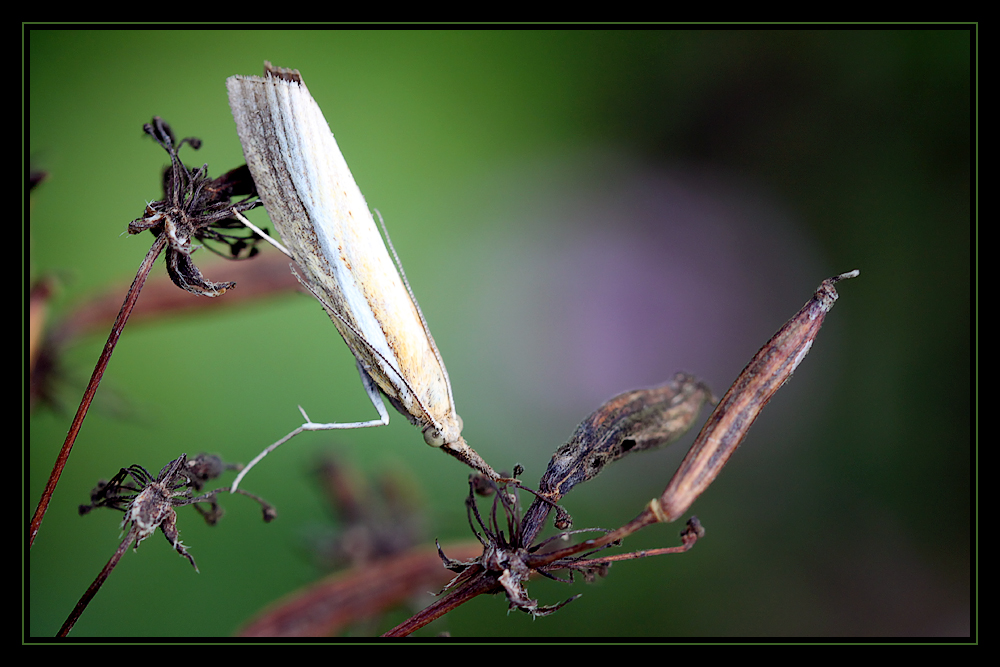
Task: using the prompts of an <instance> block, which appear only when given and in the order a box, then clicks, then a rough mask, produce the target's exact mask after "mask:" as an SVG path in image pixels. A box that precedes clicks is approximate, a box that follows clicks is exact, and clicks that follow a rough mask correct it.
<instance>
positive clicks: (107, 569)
mask: <svg viewBox="0 0 1000 667" xmlns="http://www.w3.org/2000/svg"><path fill="white" fill-rule="evenodd" d="M134 539H135V529H134V528H133V529H130V530H129V531H128V533H127V534H126V535H125V539H124V540H122V543H121V544H119V545H118V550H117V551H115V553H114V555H113V556H111V560H109V561H108V564H107V565H105V566H104V569H103V570H101V573H100V574H99V575H97V579H94V583H92V584H91V585H90V588H88V589H87V591H86V592H85V593H84V594H83V597H81V598H80V601H79V602H77V603H76V606H75V607H73V611H72V612H70V615H69V617H68V618H67V619H66V622H65V623H63V625H62V627H61V628H59V633H58V634H57V635H56V637H65V636H66V635H68V634H69V631H70V630H72V629H73V626H74V625H76V621H77V620H78V619H79V618H80V615H81V614H83V611H84V610H85V609H86V608H87V605H88V604H90V601H91V600H93V599H94V596H95V595H97V591H99V590H101V586H103V585H104V582H105V581H106V580H107V578H108V575H110V574H111V570H113V569H115V566H116V565H118V561H120V560H121V558H122V556H123V555H125V551H126V550H127V549H128V545H129V543H130V542H131V541H132V540H134Z"/></svg>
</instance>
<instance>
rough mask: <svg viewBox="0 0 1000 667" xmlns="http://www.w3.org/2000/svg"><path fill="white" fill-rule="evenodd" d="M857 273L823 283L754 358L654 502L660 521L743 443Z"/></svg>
mask: <svg viewBox="0 0 1000 667" xmlns="http://www.w3.org/2000/svg"><path fill="white" fill-rule="evenodd" d="M858 273H859V272H858V271H857V270H854V271H849V272H848V273H842V274H840V275H839V276H834V277H833V278H827V279H826V280H824V281H823V282H822V284H821V285H820V286H819V288H818V289H817V290H816V293H815V294H813V297H812V298H811V299H810V300H809V301H808V302H806V305H804V306H802V309H801V310H799V312H798V313H796V315H795V317H793V318H792V319H790V320H789V321H788V322H786V323H785V326H783V327H781V329H780V330H778V333H776V334H774V336H773V337H772V338H771V340H769V341H767V343H765V344H764V347H762V348H761V349H760V351H759V352H757V354H756V355H755V356H754V358H753V359H751V360H750V363H749V364H747V367H746V368H744V369H743V372H742V373H740V375H739V377H738V378H736V382H734V383H733V386H732V387H730V388H729V391H727V392H726V395H725V396H723V397H722V400H721V401H719V404H718V405H717V406H716V408H715V411H714V412H712V415H711V416H710V417H709V418H708V421H707V422H706V423H705V426H704V427H703V428H702V429H701V433H699V434H698V438H697V439H696V440H695V442H694V444H693V445H691V449H690V450H689V451H688V453H687V456H685V457H684V460H683V461H682V462H681V465H680V467H679V468H678V469H677V472H676V473H674V477H673V479H671V480H670V483H669V484H668V485H667V488H666V489H665V490H664V491H663V494H662V495H661V496H660V498H658V499H653V500H652V501H650V505H649V508H650V510H652V511H653V513H654V514H656V517H657V519H659V520H660V521H662V522H668V521H674V520H675V519H677V518H678V517H679V516H681V515H682V514H683V513H684V512H686V511H687V509H688V507H690V506H691V503H693V502H694V501H695V499H696V498H697V497H698V496H699V495H701V493H702V492H703V491H704V490H705V489H706V488H708V485H709V484H711V483H712V481H713V480H714V479H715V477H716V475H718V474H719V472H720V471H721V470H722V467H723V466H724V465H726V462H727V461H728V460H729V457H730V456H732V455H733V452H735V451H736V448H737V447H739V446H740V443H741V442H743V438H744V437H745V436H746V434H747V431H749V430H750V426H751V425H752V424H753V422H754V420H755V419H757V416H758V415H759V414H760V411H761V410H762V409H763V408H764V406H765V405H767V402H768V401H770V400H771V397H772V396H774V394H775V392H777V391H778V389H780V388H781V385H783V384H785V382H787V381H788V379H789V378H790V377H791V376H792V373H793V372H794V371H795V369H796V368H797V367H798V365H799V364H800V363H801V362H802V360H803V359H804V358H805V356H806V354H807V353H808V352H809V348H810V347H812V343H813V340H815V338H816V334H818V333H819V329H820V327H821V326H822V325H823V320H824V318H825V317H826V314H827V313H828V312H830V309H831V308H833V304H834V303H835V302H836V301H837V290H836V289H834V284H835V283H837V282H840V281H841V280H845V279H847V278H854V277H856V276H857V275H858Z"/></svg>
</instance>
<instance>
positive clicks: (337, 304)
mask: <svg viewBox="0 0 1000 667" xmlns="http://www.w3.org/2000/svg"><path fill="white" fill-rule="evenodd" d="M226 85H227V88H228V90H229V100H230V106H231V107H232V109H233V116H234V118H235V119H236V125H237V132H238V134H239V137H240V143H241V144H242V145H243V152H244V156H245V157H246V160H247V165H248V167H249V168H250V172H251V174H252V175H253V177H254V181H255V182H256V184H257V188H258V192H259V194H260V197H261V199H262V200H263V202H264V205H265V207H266V208H267V211H268V213H269V215H270V217H271V221H272V222H273V223H274V226H275V227H276V229H277V230H278V233H279V234H280V236H281V238H282V241H283V242H284V243H285V245H286V247H287V248H288V250H289V251H290V252H291V253H292V256H293V257H294V258H295V261H296V263H297V264H298V265H299V266H300V267H301V269H302V270H303V271H304V273H305V276H304V279H305V280H306V281H308V282H309V283H310V285H309V287H310V289H311V290H312V291H313V292H314V293H317V295H322V298H320V301H321V302H323V304H324V307H326V308H327V310H328V311H330V310H332V311H334V312H331V313H330V316H331V319H332V320H333V323H334V324H335V325H336V326H337V329H338V331H340V334H341V336H343V338H344V340H345V342H347V344H348V346H349V347H350V348H351V351H352V352H353V353H354V355H355V356H356V357H357V358H358V359H359V361H360V362H361V364H362V365H363V366H364V368H365V370H366V371H367V372H368V373H369V374H370V375H371V376H372V378H373V379H374V380H375V382H376V383H377V384H378V385H379V387H380V388H381V389H382V391H383V392H384V393H385V394H386V395H387V396H388V397H389V398H390V399H393V400H394V402H395V403H397V404H398V405H397V407H402V408H403V409H405V410H406V412H407V413H409V414H408V417H409V418H410V419H411V421H415V422H417V423H420V424H422V425H424V426H428V425H431V426H434V427H435V428H437V429H438V431H440V432H441V435H442V436H443V437H444V440H445V441H446V442H450V441H457V440H458V439H459V437H460V432H461V422H460V420H459V419H458V416H457V414H456V413H455V408H454V403H453V400H452V396H451V388H450V385H449V382H448V377H447V372H446V371H445V369H444V364H443V362H442V361H441V359H440V356H439V355H438V353H437V349H436V347H435V346H434V342H433V339H432V338H431V336H430V332H429V331H428V330H427V329H426V326H425V324H424V321H423V319H422V316H421V314H420V312H419V308H418V307H417V305H416V302H415V301H414V300H413V299H412V298H411V293H410V292H409V290H408V288H407V286H406V285H404V282H403V280H402V278H401V277H400V274H399V272H398V271H397V269H396V266H395V265H394V264H393V262H392V259H391V258H390V257H389V254H388V252H387V250H386V247H385V243H384V242H383V240H382V237H381V236H380V235H379V232H378V228H377V227H376V225H375V221H374V219H373V218H372V215H371V212H370V211H369V209H368V205H367V203H366V202H365V199H364V196H363V195H362V194H361V190H360V189H359V188H358V186H357V184H356V183H355V181H354V177H353V176H352V175H351V172H350V169H349V168H348V166H347V162H346V161H345V160H344V157H343V154H342V153H341V152H340V148H339V147H338V146H337V142H336V140H335V139H334V137H333V133H332V132H331V131H330V128H329V125H328V124H327V122H326V119H325V118H324V116H323V113H322V111H321V110H320V108H319V106H318V105H317V104H316V102H315V101H314V100H313V98H312V96H311V95H310V94H309V91H308V89H307V88H306V86H305V84H304V83H302V82H301V81H288V80H285V79H283V78H277V77H272V76H268V77H266V78H261V77H255V76H249V77H244V76H236V77H230V78H229V79H228V80H227V81H226ZM345 323H346V324H345Z"/></svg>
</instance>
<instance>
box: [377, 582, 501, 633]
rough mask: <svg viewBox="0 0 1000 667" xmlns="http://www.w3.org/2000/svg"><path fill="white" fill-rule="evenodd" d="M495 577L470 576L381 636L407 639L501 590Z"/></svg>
mask: <svg viewBox="0 0 1000 667" xmlns="http://www.w3.org/2000/svg"><path fill="white" fill-rule="evenodd" d="M495 575H496V573H495V572H488V571H486V570H481V571H480V572H479V573H477V574H474V575H472V577H471V578H470V579H469V580H467V581H466V582H465V583H464V584H463V585H461V586H458V587H457V588H455V589H454V590H453V591H451V592H450V593H448V594H446V595H445V596H444V597H442V598H440V599H439V600H438V601H437V602H435V603H434V604H432V605H430V606H429V607H426V608H425V609H423V610H421V611H419V612H417V613H416V614H414V615H413V616H411V617H410V618H408V619H406V620H405V621H403V622H402V623H400V624H399V625H397V626H396V627H394V628H393V629H392V630H389V632H387V633H385V634H384V635H382V636H383V637H407V636H409V635H410V634H411V633H413V632H415V631H417V630H419V629H420V628H422V627H424V626H425V625H427V624H428V623H430V622H431V621H433V620H435V619H438V618H440V617H442V616H444V615H445V614H447V613H448V612H449V611H451V610H452V609H455V608H456V607H458V606H460V605H463V604H465V603H466V602H468V601H469V600H471V599H472V598H474V597H476V596H477V595H482V594H484V593H489V592H492V591H494V590H502V588H501V586H500V584H498V583H497V579H496V576H495Z"/></svg>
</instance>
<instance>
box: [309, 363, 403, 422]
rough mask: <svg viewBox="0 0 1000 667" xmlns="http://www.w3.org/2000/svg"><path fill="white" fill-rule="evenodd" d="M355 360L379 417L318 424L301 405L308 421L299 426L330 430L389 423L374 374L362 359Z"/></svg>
mask: <svg viewBox="0 0 1000 667" xmlns="http://www.w3.org/2000/svg"><path fill="white" fill-rule="evenodd" d="M354 362H355V363H356V364H357V367H358V373H359V374H360V375H361V384H362V385H364V387H365V392H367V394H368V398H369V399H370V400H371V402H372V405H374V406H375V409H376V410H377V411H378V415H379V418H378V419H373V420H371V421H367V422H354V423H353V424H316V423H313V421H312V420H311V419H309V415H307V414H306V411H305V410H303V409H302V406H301V405H300V406H299V412H301V413H302V416H303V417H305V418H306V423H305V424H303V425H302V426H300V427H299V428H301V429H303V430H305V431H328V430H331V429H335V428H368V427H370V426H385V425H386V424H388V423H389V411H388V410H386V409H385V403H384V402H383V401H382V392H381V391H380V390H379V388H378V385H377V384H375V380H373V379H372V376H371V375H369V374H368V371H366V370H365V369H364V367H363V366H362V365H361V362H360V361H358V360H357V359H355V360H354Z"/></svg>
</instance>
